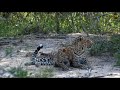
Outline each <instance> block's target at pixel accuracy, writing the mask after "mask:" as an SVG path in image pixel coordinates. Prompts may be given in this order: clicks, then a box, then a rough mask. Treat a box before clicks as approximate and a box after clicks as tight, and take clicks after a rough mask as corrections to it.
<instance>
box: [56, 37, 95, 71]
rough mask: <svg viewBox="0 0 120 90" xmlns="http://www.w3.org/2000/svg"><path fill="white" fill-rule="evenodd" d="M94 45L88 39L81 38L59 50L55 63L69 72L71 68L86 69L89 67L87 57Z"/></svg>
mask: <svg viewBox="0 0 120 90" xmlns="http://www.w3.org/2000/svg"><path fill="white" fill-rule="evenodd" d="M92 44H93V42H92V40H90V39H89V38H87V37H83V36H79V37H77V38H75V39H74V40H73V41H72V42H70V43H69V44H68V43H67V45H64V46H63V47H62V48H60V49H58V52H57V53H56V54H55V55H54V61H55V62H56V64H57V66H59V67H61V68H62V69H63V70H69V67H71V66H72V67H75V68H86V66H88V62H87V55H88V53H89V52H88V50H87V49H88V48H90V47H91V45H92Z"/></svg>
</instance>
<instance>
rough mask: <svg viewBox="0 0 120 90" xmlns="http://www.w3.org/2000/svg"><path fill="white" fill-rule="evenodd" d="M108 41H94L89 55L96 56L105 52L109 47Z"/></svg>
mask: <svg viewBox="0 0 120 90" xmlns="http://www.w3.org/2000/svg"><path fill="white" fill-rule="evenodd" d="M108 43H109V42H107V41H98V42H95V43H94V44H93V45H92V47H91V49H90V55H91V56H98V55H101V54H102V53H105V52H107V51H108V50H109V48H110V47H109V45H108Z"/></svg>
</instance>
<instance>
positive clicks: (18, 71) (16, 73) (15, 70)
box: [9, 67, 28, 78]
mask: <svg viewBox="0 0 120 90" xmlns="http://www.w3.org/2000/svg"><path fill="white" fill-rule="evenodd" d="M9 72H10V73H12V74H13V75H14V76H15V77H17V78H26V77H27V75H28V72H27V71H26V70H23V68H21V67H17V68H15V67H14V68H11V69H10V70H9Z"/></svg>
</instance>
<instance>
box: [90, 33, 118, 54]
mask: <svg viewBox="0 0 120 90" xmlns="http://www.w3.org/2000/svg"><path fill="white" fill-rule="evenodd" d="M119 50H120V35H112V36H111V38H110V40H109V41H107V40H103V41H97V42H95V43H94V44H93V46H92V47H91V49H90V54H91V55H92V56H93V55H94V56H96V55H101V54H102V53H105V52H109V53H110V54H111V55H114V53H116V52H118V51H119Z"/></svg>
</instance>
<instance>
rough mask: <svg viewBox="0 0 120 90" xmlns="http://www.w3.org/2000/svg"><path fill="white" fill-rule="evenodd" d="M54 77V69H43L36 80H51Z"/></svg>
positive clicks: (36, 76)
mask: <svg viewBox="0 0 120 90" xmlns="http://www.w3.org/2000/svg"><path fill="white" fill-rule="evenodd" d="M52 76H53V68H41V69H40V71H39V73H37V74H36V75H35V78H50V77H52Z"/></svg>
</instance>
